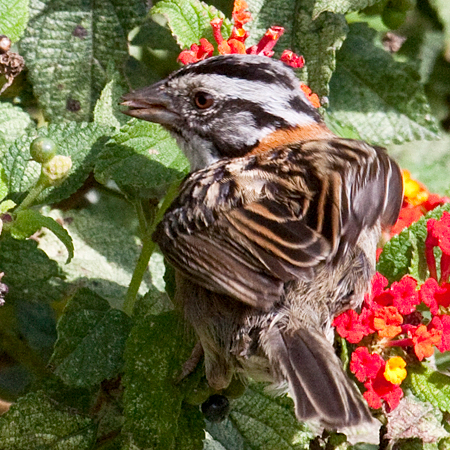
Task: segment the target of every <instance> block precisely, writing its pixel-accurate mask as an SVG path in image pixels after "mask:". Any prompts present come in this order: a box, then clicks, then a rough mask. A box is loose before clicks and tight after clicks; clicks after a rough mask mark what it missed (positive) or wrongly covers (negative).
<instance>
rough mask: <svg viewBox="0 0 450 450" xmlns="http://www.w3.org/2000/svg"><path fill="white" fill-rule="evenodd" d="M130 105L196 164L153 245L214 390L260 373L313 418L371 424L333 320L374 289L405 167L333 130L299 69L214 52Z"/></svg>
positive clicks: (130, 99) (302, 416)
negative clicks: (169, 271)
mask: <svg viewBox="0 0 450 450" xmlns="http://www.w3.org/2000/svg"><path fill="white" fill-rule="evenodd" d="M122 104H123V105H125V106H128V108H129V109H128V110H127V111H125V114H128V115H130V116H133V117H137V118H140V119H143V120H147V121H150V122H156V123H159V124H161V125H162V126H163V127H164V128H166V129H167V130H168V131H169V132H170V133H171V135H172V136H173V137H174V138H175V139H176V141H177V143H178V145H179V146H180V148H181V149H182V150H183V152H184V154H185V155H186V157H187V158H188V159H189V162H190V165H191V169H192V171H191V173H190V174H189V175H188V176H187V177H186V178H185V180H184V181H183V183H182V184H181V186H180V189H179V193H178V197H177V198H176V199H175V200H174V201H173V203H172V204H171V206H170V207H169V208H168V210H167V211H166V213H165V215H164V217H163V219H162V221H161V222H160V223H159V224H158V226H157V228H156V231H155V232H154V235H153V239H154V241H155V242H156V243H157V244H158V245H159V248H160V249H161V251H162V253H163V254H164V256H165V258H166V259H167V260H168V261H169V262H170V264H172V265H173V266H174V268H175V269H176V281H177V292H176V295H175V299H176V300H175V301H176V303H177V304H178V305H180V306H181V307H182V308H183V310H184V314H185V317H186V318H187V320H188V321H189V322H190V323H191V324H192V325H193V327H194V329H195V331H196V333H197V335H198V337H199V341H200V343H201V346H202V347H203V351H204V361H205V370H206V377H207V380H208V383H209V384H210V386H211V387H213V388H214V389H216V390H218V391H220V390H221V389H225V388H226V387H227V386H228V385H229V383H230V381H231V379H232V377H233V376H238V377H251V378H253V379H255V380H257V381H265V382H270V383H272V385H273V386H276V387H277V388H278V389H286V390H288V391H289V393H290V395H291V396H292V398H293V400H294V403H295V413H296V416H297V418H298V420H300V421H310V420H314V421H318V422H319V423H320V424H322V425H323V426H325V427H327V428H342V427H347V426H354V425H359V424H363V423H367V422H370V421H371V420H372V418H371V414H370V412H369V409H368V407H367V404H366V402H365V401H364V400H363V398H362V396H361V395H360V393H359V390H358V389H357V387H356V385H355V384H354V382H353V381H351V380H350V378H348V377H347V375H346V373H345V372H344V370H343V367H342V364H341V361H340V359H339V358H338V356H337V355H336V353H335V351H334V347H333V337H334V330H333V327H332V322H333V319H334V317H336V316H337V315H338V314H340V313H341V312H343V311H345V310H346V309H348V308H358V307H359V306H360V305H361V303H362V301H363V298H364V295H365V294H366V293H367V292H368V291H369V288H370V281H371V278H372V276H373V274H374V273H375V255H376V247H377V243H378V241H379V239H380V234H381V231H382V230H383V229H385V228H386V227H389V226H391V225H393V224H394V223H395V221H396V220H397V217H398V214H399V211H400V208H401V204H402V199H403V187H402V177H401V172H400V169H399V167H398V165H397V164H396V163H395V162H394V161H393V160H392V159H391V158H390V157H389V156H388V155H387V153H386V151H385V149H383V148H381V147H376V146H371V145H369V144H367V143H366V142H363V141H359V140H352V139H342V138H339V137H337V136H336V135H335V134H333V133H332V132H331V131H330V130H329V129H328V128H327V127H326V125H325V123H324V121H323V120H322V118H321V116H320V114H319V112H318V111H317V109H315V108H314V107H313V106H312V105H311V104H310V103H309V101H308V99H307V98H306V96H305V94H304V93H303V91H302V90H301V89H300V82H299V80H298V79H297V77H296V76H295V73H294V71H293V70H292V69H291V68H290V67H288V66H286V65H284V64H283V63H282V62H280V61H276V60H273V59H270V58H268V57H266V56H256V55H254V56H250V55H237V54H236V55H223V56H217V57H211V58H208V59H205V60H203V61H200V62H197V63H194V64H190V65H187V66H184V67H182V68H181V69H179V70H178V71H176V72H174V73H172V74H171V75H169V76H168V77H167V78H166V79H164V80H162V81H159V82H157V83H156V84H154V85H152V86H150V87H146V88H144V89H141V90H137V91H134V92H131V93H129V94H126V95H125V96H124V97H123V103H122Z"/></svg>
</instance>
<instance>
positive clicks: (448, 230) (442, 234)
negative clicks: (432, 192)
mask: <svg viewBox="0 0 450 450" xmlns="http://www.w3.org/2000/svg"><path fill="white" fill-rule="evenodd" d="M427 231H428V234H427V238H426V240H425V257H426V259H427V265H428V269H429V270H430V275H431V276H432V277H433V278H434V279H437V272H436V260H435V257H434V247H439V248H440V249H441V251H442V256H441V278H440V281H441V282H445V281H447V280H448V278H449V276H450V213H448V212H447V211H445V212H444V213H443V214H442V217H441V218H440V219H439V220H436V219H430V220H428V222H427Z"/></svg>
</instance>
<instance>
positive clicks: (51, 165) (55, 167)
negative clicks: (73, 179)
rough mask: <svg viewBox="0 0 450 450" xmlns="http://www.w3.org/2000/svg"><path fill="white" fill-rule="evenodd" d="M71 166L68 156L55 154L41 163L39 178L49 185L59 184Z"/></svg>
mask: <svg viewBox="0 0 450 450" xmlns="http://www.w3.org/2000/svg"><path fill="white" fill-rule="evenodd" d="M71 168H72V159H71V158H70V156H63V155H56V156H54V157H53V158H52V159H50V160H49V161H47V162H46V163H44V164H43V165H42V170H41V179H42V180H43V181H45V182H46V183H47V184H48V185H49V186H59V185H60V184H61V183H62V182H63V181H64V180H65V179H66V178H67V176H68V175H69V172H70V169H71Z"/></svg>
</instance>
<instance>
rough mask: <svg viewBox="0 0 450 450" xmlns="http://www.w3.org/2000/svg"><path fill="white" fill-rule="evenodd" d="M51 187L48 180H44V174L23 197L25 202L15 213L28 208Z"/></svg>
mask: <svg viewBox="0 0 450 450" xmlns="http://www.w3.org/2000/svg"><path fill="white" fill-rule="evenodd" d="M48 187H49V185H48V183H47V180H44V179H43V178H42V176H41V177H40V178H39V180H38V181H37V183H36V184H35V185H34V186H33V187H32V188H31V189H30V191H29V192H28V194H27V196H26V197H25V198H24V199H23V202H22V203H21V204H20V205H19V206H18V207H17V208H16V209H15V210H14V212H15V213H17V212H19V211H21V210H22V209H26V208H28V207H29V206H31V205H32V204H33V203H34V201H35V200H36V199H37V198H38V197H39V195H40V194H41V193H42V191H44V190H45V189H47V188H48Z"/></svg>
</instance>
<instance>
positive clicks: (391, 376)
mask: <svg viewBox="0 0 450 450" xmlns="http://www.w3.org/2000/svg"><path fill="white" fill-rule="evenodd" d="M405 366H406V362H405V361H404V360H403V358H402V357H400V356H394V357H393V358H389V360H388V361H387V362H386V369H385V370H384V378H386V380H388V381H390V382H391V383H392V384H400V383H401V382H402V381H403V380H404V379H405V378H406V369H405Z"/></svg>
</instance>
